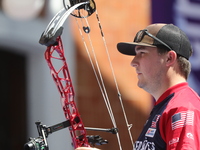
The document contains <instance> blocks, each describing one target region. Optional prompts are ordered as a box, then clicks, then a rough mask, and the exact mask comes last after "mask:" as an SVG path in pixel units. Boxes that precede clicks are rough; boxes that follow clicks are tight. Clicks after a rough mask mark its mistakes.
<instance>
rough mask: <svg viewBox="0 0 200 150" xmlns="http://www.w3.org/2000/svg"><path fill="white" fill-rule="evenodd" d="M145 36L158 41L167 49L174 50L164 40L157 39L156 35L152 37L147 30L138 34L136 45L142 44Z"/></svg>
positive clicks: (135, 40)
mask: <svg viewBox="0 0 200 150" xmlns="http://www.w3.org/2000/svg"><path fill="white" fill-rule="evenodd" d="M145 35H148V36H149V37H151V38H153V39H154V40H156V41H158V42H159V43H161V44H162V45H164V46H165V47H167V48H168V49H169V50H172V48H171V47H170V46H169V45H167V44H166V43H165V42H163V41H162V40H160V39H158V38H157V37H155V36H154V35H152V34H151V33H149V32H148V31H147V29H144V30H140V31H139V32H138V33H137V34H136V36H135V39H134V42H136V43H139V42H141V41H142V39H143V38H144V36H145Z"/></svg>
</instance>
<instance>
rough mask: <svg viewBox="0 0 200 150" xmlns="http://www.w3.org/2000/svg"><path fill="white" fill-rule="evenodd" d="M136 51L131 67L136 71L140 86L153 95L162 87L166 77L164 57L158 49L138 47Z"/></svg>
mask: <svg viewBox="0 0 200 150" xmlns="http://www.w3.org/2000/svg"><path fill="white" fill-rule="evenodd" d="M135 51H136V56H135V57H134V58H133V60H132V62H131V66H133V67H135V69H136V73H137V77H138V86H139V87H140V88H143V89H144V90H146V91H147V92H149V93H152V92H154V91H155V90H158V89H159V88H161V86H162V82H163V79H164V78H163V77H164V76H165V74H164V72H165V71H164V69H165V66H164V58H163V57H164V56H162V55H160V54H158V52H157V48H156V47H155V48H154V47H146V46H136V47H135Z"/></svg>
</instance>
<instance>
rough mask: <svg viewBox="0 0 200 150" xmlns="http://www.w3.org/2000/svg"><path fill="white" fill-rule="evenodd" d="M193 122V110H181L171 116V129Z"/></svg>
mask: <svg viewBox="0 0 200 150" xmlns="http://www.w3.org/2000/svg"><path fill="white" fill-rule="evenodd" d="M193 123H194V111H182V112H179V113H177V114H175V115H173V116H172V124H171V125H172V130H175V129H177V128H182V127H184V126H186V125H192V126H193Z"/></svg>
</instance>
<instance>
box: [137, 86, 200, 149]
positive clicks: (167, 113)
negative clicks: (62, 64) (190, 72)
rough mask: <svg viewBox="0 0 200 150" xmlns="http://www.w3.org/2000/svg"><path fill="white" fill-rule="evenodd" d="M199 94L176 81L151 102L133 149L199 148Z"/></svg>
mask: <svg viewBox="0 0 200 150" xmlns="http://www.w3.org/2000/svg"><path fill="white" fill-rule="evenodd" d="M199 148H200V98H199V96H198V95H197V94H196V93H195V92H194V91H193V90H192V89H191V88H190V87H189V86H188V84H187V83H186V82H185V83H180V84H178V85H175V86H173V87H171V88H169V89H168V90H167V91H166V92H165V93H164V94H163V95H162V96H161V97H160V98H159V99H158V101H157V102H156V103H155V106H154V108H153V110H152V111H151V114H150V117H149V119H148V120H147V122H146V124H145V126H144V128H143V130H142V132H141V134H140V136H139V138H138V140H137V141H136V142H135V149H136V150H199Z"/></svg>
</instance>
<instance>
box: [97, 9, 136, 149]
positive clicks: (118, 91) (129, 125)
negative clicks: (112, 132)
mask: <svg viewBox="0 0 200 150" xmlns="http://www.w3.org/2000/svg"><path fill="white" fill-rule="evenodd" d="M95 12H96V18H97V21H98V24H99V29H100V32H101V36H102V40H103V43H104V47H105V50H106V53H107V57H108V61H109V65H110V69H111V72H112V76H113V80H114V83H115V87H116V90H117V93H118V98H119V101H120V105H121V108H122V112H123V115H124V119H125V122H126V126H127V129H128V133H129V137H130V140H131V144H132V147H134V142H133V138H132V134H131V128H132V124H129V123H128V119H127V115H126V111H125V108H124V104H123V100H122V96H121V93H120V90H119V86H118V83H117V79H116V76H115V72H114V69H113V65H112V61H111V57H110V53H109V50H108V46H107V43H106V39H105V37H104V34H103V30H102V26H101V22H100V19H99V15H98V12H97V10H96V11H95Z"/></svg>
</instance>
